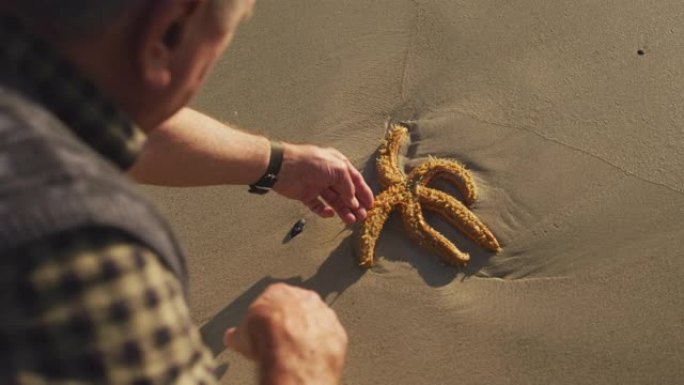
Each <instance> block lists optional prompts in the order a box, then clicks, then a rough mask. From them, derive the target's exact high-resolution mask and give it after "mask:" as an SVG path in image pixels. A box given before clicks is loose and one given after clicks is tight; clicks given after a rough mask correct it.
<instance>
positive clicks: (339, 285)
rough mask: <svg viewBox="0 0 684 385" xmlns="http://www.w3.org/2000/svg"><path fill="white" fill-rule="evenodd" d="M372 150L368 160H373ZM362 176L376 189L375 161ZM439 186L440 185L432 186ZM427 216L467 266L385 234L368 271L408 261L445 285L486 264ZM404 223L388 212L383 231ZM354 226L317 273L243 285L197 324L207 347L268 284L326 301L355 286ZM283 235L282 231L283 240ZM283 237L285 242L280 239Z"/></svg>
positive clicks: (219, 346)
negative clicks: (289, 287)
mask: <svg viewBox="0 0 684 385" xmlns="http://www.w3.org/2000/svg"><path fill="white" fill-rule="evenodd" d="M409 127H410V128H411V137H412V142H411V145H410V146H409V147H408V148H407V152H408V157H409V158H412V157H414V156H416V153H417V150H416V149H417V146H418V145H419V144H420V132H419V131H418V130H417V129H416V127H415V126H414V125H409ZM376 156H377V152H376V153H375V154H373V156H372V157H371V158H370V159H375V158H376ZM362 174H363V175H364V178H365V179H366V180H367V181H369V182H370V183H369V184H370V186H371V188H372V189H373V191H376V192H377V191H379V185H378V183H377V178H376V177H375V162H368V163H367V164H366V165H365V167H364V168H363V170H362ZM436 187H438V188H439V187H440V186H436ZM445 191H448V192H449V193H457V192H456V191H455V190H453V189H448V188H447V189H445ZM426 220H427V221H428V222H429V223H430V224H431V225H432V226H433V227H435V229H437V230H438V231H440V232H442V233H443V234H445V235H446V236H447V238H449V239H450V240H451V241H452V242H454V243H455V244H457V245H459V247H460V248H462V250H464V251H466V252H468V253H469V254H470V256H471V261H470V263H469V264H468V266H467V267H464V268H457V267H454V266H449V265H447V264H445V263H444V262H442V261H441V260H440V259H439V258H438V257H436V256H432V255H430V253H429V252H426V251H425V250H423V249H421V248H420V247H419V246H417V245H415V244H414V243H413V242H411V241H410V240H408V238H407V237H406V236H403V235H402V236H399V237H392V238H391V239H388V237H386V236H381V237H380V240H379V241H378V246H377V250H376V256H377V258H378V259H379V263H378V266H376V267H374V268H373V272H374V273H377V274H384V272H385V271H386V267H385V266H387V264H386V263H384V261H390V262H406V263H408V264H410V265H411V266H412V267H413V268H414V269H415V271H416V272H417V273H418V274H419V275H420V277H421V278H422V279H423V280H424V281H425V283H426V284H427V285H429V286H431V287H441V286H445V285H448V284H450V283H451V282H452V281H454V279H456V277H458V276H459V275H460V276H462V279H466V278H467V277H469V276H471V275H474V274H475V273H477V272H478V271H479V270H481V269H482V268H483V267H484V266H485V265H486V264H487V261H488V260H489V258H490V257H491V256H492V254H491V253H489V252H486V251H484V250H482V249H480V248H479V247H477V246H476V245H475V244H474V243H473V242H472V241H470V240H469V239H467V238H466V237H464V236H463V235H461V234H460V233H459V232H458V231H457V230H455V229H453V228H452V227H451V226H449V225H448V224H447V223H445V222H443V221H441V220H440V219H439V218H437V217H436V216H435V215H432V214H430V213H426ZM403 231H404V229H403V226H402V224H401V220H400V218H399V217H398V215H396V214H393V215H392V216H391V217H390V219H389V220H388V222H387V224H386V225H385V228H384V230H383V234H385V233H388V234H403ZM357 232H358V227H357V228H356V229H355V231H354V233H353V234H352V235H351V236H349V237H347V238H345V239H344V240H343V241H342V243H340V245H339V246H338V247H337V248H336V249H335V250H334V251H333V252H332V253H331V254H330V255H329V256H328V258H327V259H326V260H325V261H324V262H323V263H322V264H321V266H320V267H319V269H318V270H317V271H316V273H315V274H314V275H313V276H311V277H310V278H309V279H306V280H304V279H302V277H290V278H274V277H264V278H262V279H261V280H259V281H258V282H256V283H255V284H254V285H252V287H250V288H249V289H247V290H246V291H245V292H244V293H243V294H242V295H240V296H239V297H238V298H237V299H235V300H234V301H233V302H232V303H230V304H229V305H228V306H226V307H225V308H224V309H222V310H221V311H219V312H218V313H217V314H216V315H215V316H214V317H213V318H212V319H211V320H209V321H208V322H207V323H206V324H204V325H203V326H202V327H201V328H200V333H201V335H202V339H203V340H204V343H205V344H206V345H207V346H208V347H209V348H210V349H211V350H212V352H213V353H214V355H218V354H219V353H221V352H222V351H223V350H224V349H225V347H224V345H223V334H224V332H225V330H226V329H227V328H229V327H234V326H237V325H238V324H239V322H240V320H241V319H242V317H243V316H244V314H245V313H246V311H247V308H248V307H249V305H250V304H251V303H252V302H253V301H254V300H255V299H256V298H257V297H258V296H259V295H260V294H261V293H262V292H263V291H264V290H265V289H266V287H268V286H269V285H271V284H274V283H287V284H290V285H294V286H298V287H302V288H306V289H310V290H313V291H316V292H317V293H318V294H319V295H320V296H321V298H323V299H324V300H325V301H327V302H328V303H330V302H331V296H333V295H334V298H337V297H339V296H341V295H342V294H343V293H344V292H345V291H346V290H347V289H348V288H350V287H351V286H352V285H354V284H355V283H356V282H357V281H358V280H359V279H361V277H363V275H364V274H366V272H367V270H366V269H364V268H362V267H360V266H359V265H358V263H357V261H358V249H357V247H356V236H357ZM287 239H288V236H287V235H286V238H285V240H287ZM285 240H284V242H285ZM227 369H228V367H227V365H225V364H224V365H222V366H221V367H219V370H218V373H217V374H219V378H220V377H221V376H223V375H224V374H225V372H226V371H227Z"/></svg>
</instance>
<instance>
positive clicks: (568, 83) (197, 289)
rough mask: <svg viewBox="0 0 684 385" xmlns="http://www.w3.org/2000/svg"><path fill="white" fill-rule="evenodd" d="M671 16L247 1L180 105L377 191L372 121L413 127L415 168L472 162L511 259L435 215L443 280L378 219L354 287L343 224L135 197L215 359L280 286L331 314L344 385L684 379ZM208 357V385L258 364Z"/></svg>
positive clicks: (681, 149)
mask: <svg viewBox="0 0 684 385" xmlns="http://www.w3.org/2000/svg"><path fill="white" fill-rule="evenodd" d="M683 14H684V4H682V3H681V2H676V1H671V0H668V1H662V2H645V1H632V2H624V1H603V2H598V1H576V2H563V3H558V2H548V1H539V0H523V1H519V2H500V1H474V0H463V1H452V0H430V1H419V0H406V1H404V0H376V1H361V0H357V1H350V0H338V1H329V0H324V1H305V2H286V1H278V0H259V1H258V4H257V9H256V13H255V15H254V17H253V19H252V20H251V21H250V22H249V23H248V24H247V25H246V26H245V27H244V28H243V29H241V31H240V33H239V34H238V36H237V37H236V41H235V43H234V45H233V47H232V48H231V50H230V51H229V52H228V53H227V55H226V56H225V58H224V59H223V60H222V61H221V62H220V64H219V66H218V68H217V69H216V71H215V73H214V75H213V76H212V77H211V79H210V81H209V84H208V86H207V87H206V89H205V90H204V92H203V93H202V94H201V95H200V97H199V98H198V99H197V100H196V102H195V106H196V107H197V108H198V109H200V110H203V111H205V112H208V113H210V114H212V115H213V116H216V117H218V118H220V119H224V120H228V121H231V122H235V123H237V124H238V125H240V126H242V127H247V128H253V129H256V130H257V131H259V132H265V133H269V134H270V135H271V136H273V137H275V138H279V139H283V140H288V141H293V142H309V143H314V144H319V145H325V146H334V147H336V148H338V149H340V150H341V151H343V152H344V153H346V154H347V155H348V156H349V158H350V159H351V160H352V162H353V163H354V164H355V165H356V166H357V167H358V168H359V169H363V170H364V172H365V174H366V175H367V177H368V180H369V182H371V184H372V185H373V187H374V189H375V191H378V185H377V180H376V179H375V175H374V171H373V161H374V152H375V150H376V148H377V146H378V144H379V143H380V140H381V139H382V137H383V135H384V133H385V128H386V125H387V122H388V121H392V122H406V123H408V124H409V125H410V126H411V127H412V136H413V139H414V140H413V142H412V145H411V146H410V147H409V149H408V152H407V157H406V159H405V161H406V164H407V165H408V166H412V165H416V164H418V163H419V162H421V161H423V160H425V159H426V157H427V156H428V155H437V156H442V157H451V158H454V159H457V160H459V161H461V162H462V163H464V164H466V165H467V166H468V168H469V169H470V170H471V171H472V172H473V173H474V175H475V178H476V180H477V183H478V187H479V191H480V200H479V201H478V202H477V203H476V205H475V206H474V208H473V211H474V212H475V213H476V214H477V215H478V216H479V217H480V218H482V219H483V220H484V221H485V222H486V223H487V224H488V225H489V226H490V227H491V228H492V230H493V231H494V233H495V234H496V235H497V237H498V238H499V240H500V242H501V243H502V245H503V251H502V252H501V253H500V254H498V255H492V254H491V253H487V252H484V251H482V250H481V249H479V248H478V247H477V246H475V245H474V244H472V243H471V242H470V241H467V240H465V239H464V238H463V237H461V236H460V235H459V234H458V233H457V232H456V231H455V230H453V229H452V228H451V227H449V226H447V225H446V224H445V223H442V222H440V221H438V220H437V219H436V218H434V217H431V219H430V220H431V221H432V223H433V224H434V225H435V226H436V227H437V228H438V229H440V230H442V231H443V232H444V233H445V234H447V235H448V237H449V238H450V239H452V240H454V242H455V243H456V244H458V245H459V246H460V247H461V248H462V249H464V250H466V251H468V252H470V254H471V256H472V259H473V260H472V262H471V264H470V265H469V267H468V268H465V269H455V268H453V267H450V266H447V265H445V264H444V263H443V262H441V260H440V259H439V258H438V257H436V256H434V255H431V254H430V253H429V252H426V251H424V250H423V249H421V248H420V247H418V246H416V245H414V244H413V243H412V242H411V241H409V240H408V239H407V238H406V236H405V234H404V230H403V228H402V226H401V223H400V220H399V218H398V217H396V216H393V217H392V218H391V219H390V221H389V223H388V224H387V226H386V228H385V230H384V232H383V235H382V237H381V238H380V246H379V249H378V256H379V258H378V263H377V266H376V267H374V268H373V269H371V270H369V271H364V270H362V269H360V268H358V267H357V266H356V255H355V250H354V247H353V243H354V235H353V232H354V230H355V228H345V226H344V225H343V224H342V223H341V222H340V221H339V220H337V219H335V220H321V219H317V218H315V217H314V216H313V215H311V214H309V213H308V212H307V211H306V209H305V208H304V207H302V206H300V205H299V204H297V203H296V202H291V201H286V200H284V199H281V198H279V197H277V196H275V195H269V196H265V197H256V196H252V195H251V194H247V193H246V188H243V187H214V188H203V189H159V188H147V189H146V191H148V192H149V193H150V195H151V196H152V197H153V198H154V199H155V200H156V201H157V202H158V204H159V206H160V207H161V209H162V211H163V212H164V213H165V214H167V216H168V217H169V218H170V219H171V221H172V223H173V225H174V227H175V228H176V230H177V231H178V233H179V235H180V237H181V239H182V240H183V241H184V244H185V248H186V250H187V251H188V254H189V255H190V261H189V265H190V273H191V285H192V290H191V293H190V297H191V298H190V300H191V308H192V312H193V316H194V317H195V320H196V321H197V322H198V324H200V325H202V333H203V335H204V336H205V338H206V339H207V341H209V342H210V345H211V346H212V348H213V349H215V351H216V352H217V353H219V350H220V335H221V334H222V331H223V329H225V327H227V326H230V325H234V324H235V323H236V322H237V320H238V319H239V317H240V315H241V312H243V311H244V309H245V308H246V305H247V304H248V303H249V301H250V300H251V299H252V298H254V296H256V295H257V294H258V292H259V291H260V290H261V289H263V287H265V286H266V285H267V284H268V283H269V282H275V281H281V280H284V281H288V282H291V283H295V284H299V285H302V286H305V287H309V288H313V289H315V290H317V291H318V292H320V293H321V294H322V295H323V296H324V297H325V298H326V300H327V301H328V302H329V303H331V304H332V306H333V307H334V308H335V310H337V312H338V313H339V315H340V318H341V320H342V322H343V324H344V325H345V326H346V327H347V329H348V332H349V335H350V339H351V344H350V352H349V359H348V368H347V370H346V372H345V383H347V384H584V383H587V384H588V383H591V384H676V383H679V382H680V381H681V378H682V377H683V376H684V280H682V273H684V252H683V247H684V129H682V126H683V125H684V108H683V106H684V103H683V100H684V90H683V88H684V67H683V66H682V62H683V59H684V27H683V26H682V23H681V16H682V15H683ZM638 51H639V52H638ZM300 218H306V219H307V220H308V224H307V226H306V229H305V231H304V232H303V233H302V234H300V235H299V236H298V237H296V238H294V239H293V240H291V241H290V242H287V243H284V242H283V241H284V238H285V236H286V235H287V233H288V232H289V230H290V228H291V227H292V225H293V224H294V223H295V222H296V221H297V220H299V219H300ZM219 361H220V362H221V363H223V364H224V365H223V367H222V383H225V384H243V383H255V378H256V369H255V367H254V366H253V365H252V364H250V363H249V362H247V361H245V360H244V359H242V358H240V357H238V356H237V355H235V354H232V353H228V352H223V353H220V355H219Z"/></svg>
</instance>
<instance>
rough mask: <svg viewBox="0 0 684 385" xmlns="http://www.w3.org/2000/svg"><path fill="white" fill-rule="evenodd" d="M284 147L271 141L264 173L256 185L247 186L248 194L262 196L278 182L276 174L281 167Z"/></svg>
mask: <svg viewBox="0 0 684 385" xmlns="http://www.w3.org/2000/svg"><path fill="white" fill-rule="evenodd" d="M283 153H284V147H283V144H282V143H281V142H277V141H274V140H272V141H271V157H270V159H269V160H268V167H267V168H266V173H264V175H263V176H262V177H261V179H259V180H258V181H257V182H256V183H254V184H251V185H249V192H250V193H252V194H257V195H264V194H266V193H268V192H269V191H271V190H272V189H273V186H274V185H275V184H276V182H277V181H278V173H279V172H280V168H281V167H282V165H283Z"/></svg>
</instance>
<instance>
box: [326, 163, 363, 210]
mask: <svg viewBox="0 0 684 385" xmlns="http://www.w3.org/2000/svg"><path fill="white" fill-rule="evenodd" d="M331 188H332V189H333V191H335V192H336V193H337V195H339V197H340V199H341V200H342V203H343V204H344V205H345V206H347V207H348V208H349V209H351V210H356V209H358V208H359V201H358V199H356V188H355V187H354V182H353V181H352V177H351V174H350V173H349V169H348V168H347V167H345V168H344V169H343V170H341V171H340V175H339V176H338V178H337V183H335V184H334V185H333V186H331Z"/></svg>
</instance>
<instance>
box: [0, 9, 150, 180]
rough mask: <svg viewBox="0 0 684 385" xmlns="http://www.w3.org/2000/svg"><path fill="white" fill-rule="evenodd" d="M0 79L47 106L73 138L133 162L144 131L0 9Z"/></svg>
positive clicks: (120, 161) (123, 162)
mask: <svg viewBox="0 0 684 385" xmlns="http://www.w3.org/2000/svg"><path fill="white" fill-rule="evenodd" d="M0 75H2V76H0V82H2V81H3V80H2V79H10V81H9V82H10V83H12V84H11V85H10V86H11V87H13V88H16V89H17V90H18V91H19V92H22V93H23V94H25V95H26V96H28V97H30V98H32V99H33V100H35V101H36V102H38V103H40V104H41V105H43V106H44V107H45V108H47V109H48V110H50V111H51V112H52V113H53V114H54V115H55V116H56V117H57V118H59V119H60V120H61V121H62V122H63V123H64V124H65V125H66V126H67V127H68V128H69V129H70V130H71V131H72V132H73V133H74V134H75V135H76V136H77V137H79V138H80V139H81V140H82V141H83V142H85V143H86V144H87V145H89V146H90V147H92V148H93V149H94V150H95V151H97V152H98V153H99V154H101V155H102V156H104V157H105V158H107V159H109V160H110V161H112V162H113V163H114V164H116V165H117V166H118V167H119V168H121V169H122V170H126V169H128V168H129V167H130V166H132V165H133V163H134V162H135V159H136V157H137V155H138V154H139V152H140V150H141V149H142V146H143V144H144V142H145V135H144V134H143V132H142V131H141V130H140V129H139V127H137V126H136V125H135V123H133V121H132V120H131V119H130V118H128V117H127V116H126V115H125V114H124V113H123V112H122V111H121V110H119V109H118V108H116V106H114V104H112V102H110V101H109V100H107V99H106V97H105V96H104V95H103V94H102V93H101V92H100V91H99V90H98V89H97V87H95V85H93V84H92V83H91V82H90V81H88V80H87V79H85V78H84V77H83V76H82V75H81V74H79V73H78V71H77V70H76V69H75V68H74V67H73V66H72V65H71V64H70V63H69V62H67V61H66V60H65V59H63V58H61V57H60V56H59V55H58V54H57V52H55V50H54V49H52V47H50V46H49V45H48V44H46V43H45V42H43V41H41V40H39V39H38V38H36V37H34V36H32V35H31V34H30V33H29V32H28V31H27V30H26V29H25V28H24V26H22V24H21V23H20V22H19V21H18V20H17V19H15V18H13V17H11V16H7V15H2V14H0Z"/></svg>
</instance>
